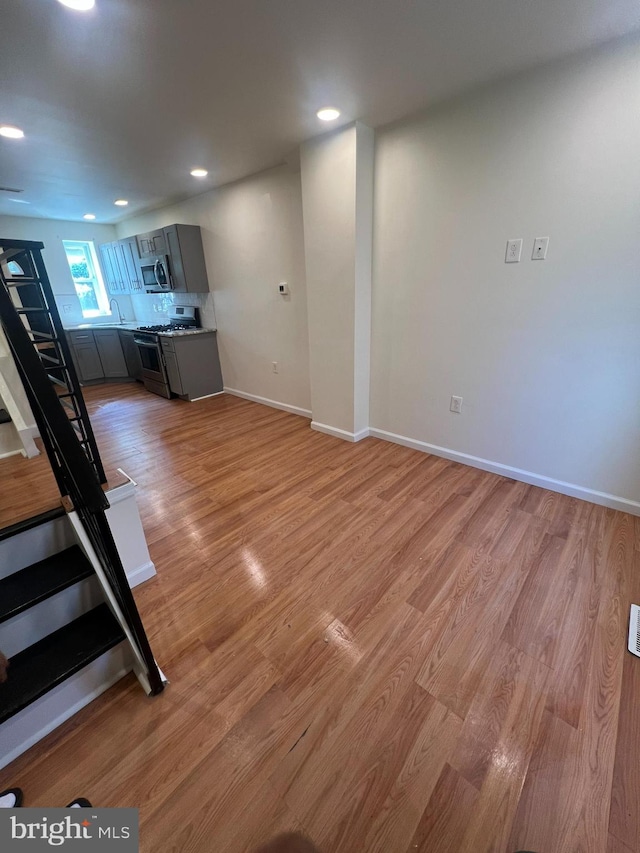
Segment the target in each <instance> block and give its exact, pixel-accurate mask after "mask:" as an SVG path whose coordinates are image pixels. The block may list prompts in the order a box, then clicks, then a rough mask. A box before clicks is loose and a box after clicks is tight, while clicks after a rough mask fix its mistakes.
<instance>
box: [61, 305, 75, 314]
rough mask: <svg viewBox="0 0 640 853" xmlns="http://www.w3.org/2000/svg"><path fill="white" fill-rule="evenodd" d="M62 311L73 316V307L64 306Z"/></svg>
mask: <svg viewBox="0 0 640 853" xmlns="http://www.w3.org/2000/svg"><path fill="white" fill-rule="evenodd" d="M62 310H63V311H64V313H65V314H71V312H72V311H73V305H68V304H67V305H63V306H62Z"/></svg>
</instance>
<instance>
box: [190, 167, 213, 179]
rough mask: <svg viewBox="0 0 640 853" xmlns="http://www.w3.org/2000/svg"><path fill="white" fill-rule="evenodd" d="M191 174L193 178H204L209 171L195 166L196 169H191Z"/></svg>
mask: <svg viewBox="0 0 640 853" xmlns="http://www.w3.org/2000/svg"><path fill="white" fill-rule="evenodd" d="M191 174H192V175H193V177H194V178H206V177H207V175H208V174H209V172H207V170H206V169H200V168H197V169H192V170H191Z"/></svg>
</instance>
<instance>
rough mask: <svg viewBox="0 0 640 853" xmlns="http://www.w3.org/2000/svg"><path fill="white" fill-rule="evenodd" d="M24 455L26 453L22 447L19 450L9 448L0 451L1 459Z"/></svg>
mask: <svg viewBox="0 0 640 853" xmlns="http://www.w3.org/2000/svg"><path fill="white" fill-rule="evenodd" d="M20 455H22V456H24V455H25V453H24V451H23V450H22V449H18V450H7V451H5V452H4V453H0V459H8V458H9V457H10V456H20Z"/></svg>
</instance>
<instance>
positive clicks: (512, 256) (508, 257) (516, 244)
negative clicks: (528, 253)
mask: <svg viewBox="0 0 640 853" xmlns="http://www.w3.org/2000/svg"><path fill="white" fill-rule="evenodd" d="M521 254H522V237H518V239H517V240H507V251H506V254H505V257H504V262H505V264H519V263H520V256H521Z"/></svg>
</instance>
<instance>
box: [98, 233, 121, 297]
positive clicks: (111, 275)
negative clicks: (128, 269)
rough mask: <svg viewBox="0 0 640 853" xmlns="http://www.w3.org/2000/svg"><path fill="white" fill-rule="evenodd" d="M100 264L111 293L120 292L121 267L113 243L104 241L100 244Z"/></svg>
mask: <svg viewBox="0 0 640 853" xmlns="http://www.w3.org/2000/svg"><path fill="white" fill-rule="evenodd" d="M100 266H101V267H102V275H103V278H104V283H105V284H106V286H107V290H108V291H109V293H119V292H120V269H119V267H118V262H117V261H116V255H115V252H114V250H113V243H102V245H101V246H100Z"/></svg>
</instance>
